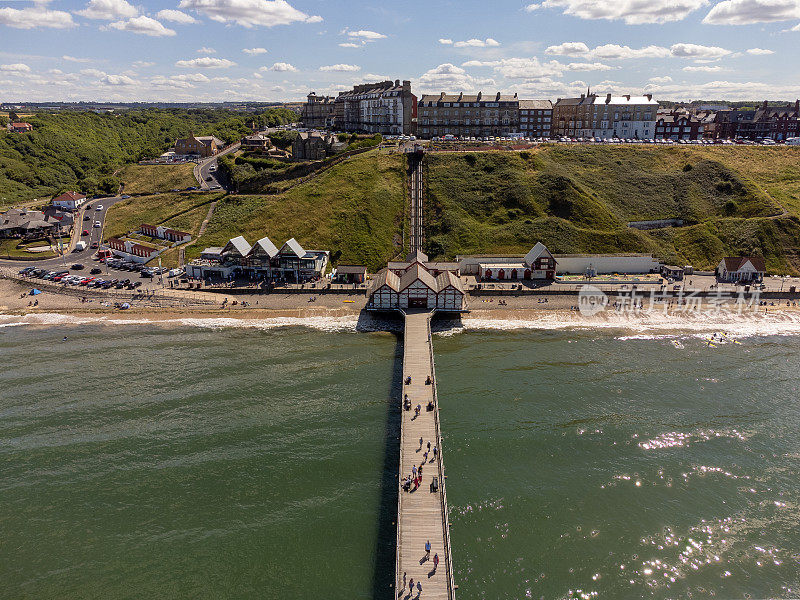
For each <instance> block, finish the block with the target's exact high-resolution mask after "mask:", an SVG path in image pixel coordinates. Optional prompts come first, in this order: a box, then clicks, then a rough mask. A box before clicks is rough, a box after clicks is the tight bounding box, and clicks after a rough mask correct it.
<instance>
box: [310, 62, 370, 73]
mask: <svg viewBox="0 0 800 600" xmlns="http://www.w3.org/2000/svg"><path fill="white" fill-rule="evenodd" d="M319 70H320V71H336V72H339V73H344V72H347V71H360V70H361V67H359V66H358V65H346V64H343V63H340V64H337V65H326V66H324V67H320V68H319Z"/></svg>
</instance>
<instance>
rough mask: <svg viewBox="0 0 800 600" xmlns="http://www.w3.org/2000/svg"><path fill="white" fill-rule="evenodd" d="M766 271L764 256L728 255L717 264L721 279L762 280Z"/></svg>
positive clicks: (718, 276) (718, 275)
mask: <svg viewBox="0 0 800 600" xmlns="http://www.w3.org/2000/svg"><path fill="white" fill-rule="evenodd" d="M766 272H767V267H766V263H765V262H764V257H763V256H732V257H731V256H728V257H725V258H723V259H722V260H721V261H719V265H717V278H718V279H719V280H720V281H761V280H763V279H764V275H766Z"/></svg>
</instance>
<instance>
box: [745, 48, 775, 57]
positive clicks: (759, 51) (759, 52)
mask: <svg viewBox="0 0 800 600" xmlns="http://www.w3.org/2000/svg"><path fill="white" fill-rule="evenodd" d="M747 53H748V54H753V55H755V56H766V55H768V54H775V51H774V50H767V49H765V48H750V49H749V50H747Z"/></svg>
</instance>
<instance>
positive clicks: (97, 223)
mask: <svg viewBox="0 0 800 600" xmlns="http://www.w3.org/2000/svg"><path fill="white" fill-rule="evenodd" d="M94 226H95V227H102V226H103V224H102V223H101V222H100V221H95V222H94Z"/></svg>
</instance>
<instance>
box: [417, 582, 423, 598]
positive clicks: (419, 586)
mask: <svg viewBox="0 0 800 600" xmlns="http://www.w3.org/2000/svg"><path fill="white" fill-rule="evenodd" d="M420 596H422V584H421V583H420V582H419V581H418V582H417V600H419V597H420Z"/></svg>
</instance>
